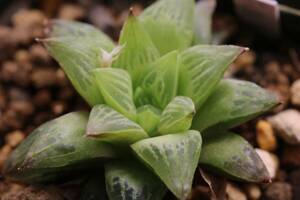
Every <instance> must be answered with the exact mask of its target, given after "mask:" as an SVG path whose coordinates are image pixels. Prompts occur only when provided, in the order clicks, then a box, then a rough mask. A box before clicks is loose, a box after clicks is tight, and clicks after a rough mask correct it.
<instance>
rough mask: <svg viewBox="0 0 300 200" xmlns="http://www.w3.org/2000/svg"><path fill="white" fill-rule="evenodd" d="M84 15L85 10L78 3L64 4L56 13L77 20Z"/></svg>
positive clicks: (60, 16)
mask: <svg viewBox="0 0 300 200" xmlns="http://www.w3.org/2000/svg"><path fill="white" fill-rule="evenodd" d="M85 15H86V12H85V10H84V9H83V8H82V7H81V6H78V5H74V4H64V5H63V6H62V7H61V8H60V9H59V13H58V17H59V18H61V19H66V20H78V19H82V18H84V17H85Z"/></svg>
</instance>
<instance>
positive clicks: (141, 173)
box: [105, 162, 166, 200]
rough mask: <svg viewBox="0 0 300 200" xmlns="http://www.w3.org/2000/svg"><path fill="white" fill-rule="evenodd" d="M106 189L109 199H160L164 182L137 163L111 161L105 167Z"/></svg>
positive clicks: (163, 193)
mask: <svg viewBox="0 0 300 200" xmlns="http://www.w3.org/2000/svg"><path fill="white" fill-rule="evenodd" d="M105 178H106V190H107V192H108V196H109V199H110V200H161V199H162V198H163V196H164V195H165V192H166V188H165V186H164V184H163V183H162V182H161V181H160V180H159V179H158V178H157V177H156V176H155V175H154V174H152V173H151V172H150V171H149V170H148V169H147V168H145V167H144V166H142V165H140V164H137V163H124V162H122V163H112V164H108V165H106V167H105Z"/></svg>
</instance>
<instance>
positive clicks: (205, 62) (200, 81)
mask: <svg viewBox="0 0 300 200" xmlns="http://www.w3.org/2000/svg"><path fill="white" fill-rule="evenodd" d="M243 51H245V48H243V47H238V46H226V45H224V46H221V45H220V46H215V45H198V46H194V47H192V48H189V49H187V50H185V51H184V52H183V53H182V59H183V65H182V67H181V69H180V73H179V74H180V75H179V94H180V95H182V96H188V97H190V98H192V99H193V101H194V103H195V106H196V108H197V109H198V108H199V107H200V106H201V105H202V103H203V102H204V101H205V100H206V99H207V97H208V96H209V95H210V94H211V93H212V92H213V90H214V89H215V87H216V86H217V84H218V83H219V81H220V79H221V78H222V76H223V74H224V72H225V70H226V69H227V68H228V66H229V65H230V64H231V63H232V62H233V61H234V59H235V58H236V57H237V56H238V55H239V54H241V53H242V52H243Z"/></svg>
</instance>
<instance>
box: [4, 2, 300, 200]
mask: <svg viewBox="0 0 300 200" xmlns="http://www.w3.org/2000/svg"><path fill="white" fill-rule="evenodd" d="M206 1H207V0H206ZM152 2H153V1H152V0H140V1H129V0H128V1H126V0H102V1H101V0H98V1H97V0H77V1H66V0H0V169H1V168H2V166H3V163H4V162H5V160H6V159H7V157H8V155H9V154H10V153H11V151H12V150H13V149H14V148H15V147H16V146H17V145H18V144H19V143H20V142H21V141H22V140H23V139H24V138H25V137H26V135H27V134H29V133H30V132H31V131H32V130H33V129H34V128H36V127H37V126H38V125H40V124H41V123H43V122H45V121H48V120H50V119H53V118H55V117H57V116H60V115H62V114H64V113H67V112H70V111H74V110H79V109H86V110H88V109H89V108H88V106H87V105H86V103H85V102H84V101H83V100H82V99H81V97H79V95H78V94H77V93H76V92H75V90H74V89H73V88H72V86H71V85H70V83H69V81H68V80H67V79H66V77H65V74H64V72H63V71H62V70H61V69H60V68H59V66H58V64H57V63H56V62H55V61H54V60H53V59H51V58H50V57H49V55H48V53H47V52H46V50H45V49H44V48H43V46H42V45H41V44H39V43H37V42H36V41H35V38H43V35H44V25H45V24H46V23H47V20H49V19H52V18H60V19H67V20H78V21H83V22H88V23H91V24H93V25H95V26H96V27H98V28H99V29H101V30H102V31H104V32H105V33H107V34H108V35H109V36H111V37H112V38H113V39H114V40H115V41H117V40H118V35H119V32H120V30H121V27H122V24H123V23H124V21H125V20H126V17H127V15H128V10H129V7H130V6H134V9H135V13H137V14H138V13H139V12H142V10H143V9H144V8H145V7H146V6H147V5H149V4H150V3H152ZM299 9H300V6H299V3H297V2H296V1H279V2H276V1H273V0H259V1H256V0H246V1H245V0H235V1H230V0H222V1H221V0H220V1H217V7H216V10H215V11H214V14H213V17H212V30H213V32H214V34H215V40H214V43H216V44H219V43H223V44H236V45H241V46H247V47H249V48H250V51H248V52H246V53H244V54H243V55H241V56H240V57H239V58H238V59H237V60H236V61H235V63H234V64H233V65H232V66H231V67H230V69H229V70H228V71H227V73H226V76H227V77H233V78H239V79H244V80H250V81H253V82H255V83H257V84H259V85H260V86H263V87H265V88H267V89H269V90H271V91H273V92H275V93H276V94H277V95H278V96H279V97H280V99H281V102H282V104H281V105H280V106H279V107H278V108H276V109H275V110H274V111H272V112H270V113H267V114H266V115H264V116H262V117H260V118H258V119H255V120H252V121H251V122H249V123H247V124H245V125H242V126H241V127H238V128H236V129H235V131H236V132H238V133H240V134H241V135H242V136H243V137H245V138H246V139H247V140H248V141H249V142H250V143H251V144H252V145H254V146H255V147H256V148H257V151H258V152H259V154H260V155H261V157H262V159H263V160H264V162H265V163H266V165H267V167H268V169H269V172H270V174H271V175H272V177H273V183H272V184H269V185H255V184H240V183H238V184H237V183H234V182H228V184H227V188H226V191H227V196H228V199H230V200H244V199H250V200H257V199H267V200H300V112H299V108H300V57H299V48H300V46H299V44H300V43H299V37H298V36H299V30H298V29H299V28H300V20H299V19H300V17H299ZM201 16H202V13H199V19H201ZM200 177H201V176H200V175H196V179H195V183H194V189H193V192H192V195H191V197H190V199H191V200H197V199H200V198H201V199H209V195H210V194H209V193H210V191H209V188H208V186H207V185H205V184H204V183H203V180H201V178H200ZM79 193H80V188H76V186H73V185H71V186H70V185H67V186H66V185H53V186H47V187H32V186H25V185H20V184H16V183H9V182H7V181H6V180H4V178H3V177H2V179H1V180H0V198H1V199H3V200H21V199H24V200H25V199H31V200H34V199H38V200H46V199H50V200H52V199H53V200H58V199H70V200H76V199H78V198H77V196H78V195H79ZM166 199H172V197H171V196H167V197H166Z"/></svg>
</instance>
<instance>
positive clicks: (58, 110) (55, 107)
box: [52, 101, 66, 115]
mask: <svg viewBox="0 0 300 200" xmlns="http://www.w3.org/2000/svg"><path fill="white" fill-rule="evenodd" d="M64 111H66V104H65V103H63V102H61V101H56V102H54V103H53V104H52V112H53V113H54V114H55V115H60V114H62V113H63V112H64Z"/></svg>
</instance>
